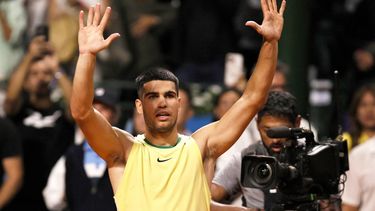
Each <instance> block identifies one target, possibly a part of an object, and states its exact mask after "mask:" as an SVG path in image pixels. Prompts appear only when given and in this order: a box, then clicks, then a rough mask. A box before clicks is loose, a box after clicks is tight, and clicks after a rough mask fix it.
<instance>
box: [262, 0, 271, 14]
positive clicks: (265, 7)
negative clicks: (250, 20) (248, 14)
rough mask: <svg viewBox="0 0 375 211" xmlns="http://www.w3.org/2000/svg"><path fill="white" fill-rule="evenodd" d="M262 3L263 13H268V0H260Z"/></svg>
mask: <svg viewBox="0 0 375 211" xmlns="http://www.w3.org/2000/svg"><path fill="white" fill-rule="evenodd" d="M260 4H261V7H262V12H263V14H266V13H267V12H268V10H269V9H268V5H267V2H266V0H260Z"/></svg>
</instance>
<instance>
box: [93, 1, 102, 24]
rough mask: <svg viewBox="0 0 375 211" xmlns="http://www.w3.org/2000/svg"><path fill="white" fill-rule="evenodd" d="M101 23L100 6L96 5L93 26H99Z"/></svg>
mask: <svg viewBox="0 0 375 211" xmlns="http://www.w3.org/2000/svg"><path fill="white" fill-rule="evenodd" d="M99 22H100V4H99V3H98V4H96V6H95V12H94V21H93V23H92V24H93V25H94V26H97V25H98V24H99Z"/></svg>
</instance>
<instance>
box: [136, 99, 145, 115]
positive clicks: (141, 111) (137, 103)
mask: <svg viewBox="0 0 375 211" xmlns="http://www.w3.org/2000/svg"><path fill="white" fill-rule="evenodd" d="M135 108H136V109H137V112H138V113H140V114H143V106H142V101H141V100H140V99H136V100H135Z"/></svg>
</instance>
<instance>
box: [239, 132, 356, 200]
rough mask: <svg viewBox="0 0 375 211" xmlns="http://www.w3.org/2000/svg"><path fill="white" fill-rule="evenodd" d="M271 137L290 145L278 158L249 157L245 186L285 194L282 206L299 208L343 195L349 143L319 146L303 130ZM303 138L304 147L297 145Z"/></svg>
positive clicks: (244, 164)
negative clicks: (341, 188) (341, 183)
mask: <svg viewBox="0 0 375 211" xmlns="http://www.w3.org/2000/svg"><path fill="white" fill-rule="evenodd" d="M267 135H268V136H269V137H271V138H288V141H287V142H286V143H285V144H284V148H283V150H282V152H281V153H280V154H279V155H278V157H277V158H276V157H272V156H262V155H245V156H244V157H243V159H242V166H241V183H242V185H243V186H245V187H250V188H258V189H262V190H264V191H270V190H273V191H275V192H278V193H281V194H282V195H283V199H282V201H279V203H282V204H294V205H296V206H297V205H298V204H299V203H301V204H302V203H310V202H314V201H316V200H318V199H328V198H329V197H330V195H331V194H337V193H339V192H340V191H341V190H340V186H339V184H340V182H341V175H343V174H345V171H347V170H348V169H349V164H348V148H347V143H346V141H342V140H337V139H336V140H332V139H327V140H325V141H322V142H315V141H314V135H313V133H312V132H311V131H310V130H305V129H302V128H287V127H280V128H272V129H270V130H268V131H267ZM301 138H305V143H304V144H300V142H298V141H297V140H298V139H301ZM283 200H284V201H283Z"/></svg>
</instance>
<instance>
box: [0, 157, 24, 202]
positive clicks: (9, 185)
mask: <svg viewBox="0 0 375 211" xmlns="http://www.w3.org/2000/svg"><path fill="white" fill-rule="evenodd" d="M3 167H4V170H5V174H6V175H7V178H6V180H5V181H4V183H3V185H2V186H1V187H0V209H2V208H3V207H4V205H6V204H7V203H8V202H9V201H10V200H11V199H12V198H13V197H14V195H15V194H16V193H17V192H18V190H19V189H20V187H21V185H22V177H23V170H22V169H23V168H22V161H21V158H20V157H12V158H5V159H4V160H3Z"/></svg>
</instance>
